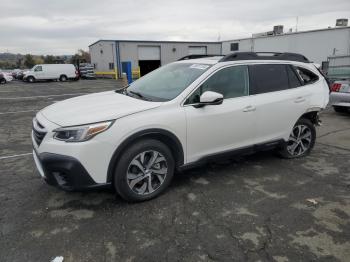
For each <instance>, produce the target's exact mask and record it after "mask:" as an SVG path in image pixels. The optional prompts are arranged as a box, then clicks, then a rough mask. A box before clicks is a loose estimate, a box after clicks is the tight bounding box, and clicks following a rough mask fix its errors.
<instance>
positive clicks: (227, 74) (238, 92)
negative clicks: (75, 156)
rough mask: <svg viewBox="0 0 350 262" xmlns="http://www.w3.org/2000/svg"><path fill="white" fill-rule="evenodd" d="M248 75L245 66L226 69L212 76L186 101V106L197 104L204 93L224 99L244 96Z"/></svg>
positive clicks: (246, 92)
mask: <svg viewBox="0 0 350 262" xmlns="http://www.w3.org/2000/svg"><path fill="white" fill-rule="evenodd" d="M248 86H249V74H248V67H247V66H232V67H226V68H224V69H222V70H220V71H219V72H217V73H215V74H214V75H212V76H211V77H210V78H209V79H208V80H207V81H205V82H204V84H202V85H201V86H200V87H199V88H198V89H197V90H196V91H195V92H194V93H193V94H192V95H191V96H190V97H189V98H188V99H187V101H186V104H195V103H198V102H199V98H200V96H201V95H202V94H203V93H204V92H206V91H213V92H217V93H220V94H222V95H223V96H224V98H234V97H240V96H246V95H248V93H249V90H248Z"/></svg>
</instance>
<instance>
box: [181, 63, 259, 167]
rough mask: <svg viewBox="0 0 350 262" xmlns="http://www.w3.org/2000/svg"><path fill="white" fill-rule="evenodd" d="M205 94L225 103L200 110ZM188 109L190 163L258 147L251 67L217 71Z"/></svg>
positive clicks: (192, 99)
mask: <svg viewBox="0 0 350 262" xmlns="http://www.w3.org/2000/svg"><path fill="white" fill-rule="evenodd" d="M205 91H213V92H217V93H220V94H222V95H223V96H224V101H223V103H222V104H220V105H207V106H204V107H199V108H196V107H195V105H196V104H197V103H198V102H199V98H200V96H201V95H202V94H203V93H204V92H205ZM184 108H185V112H186V121H187V162H193V161H196V160H199V159H200V158H202V157H205V156H208V155H213V154H216V153H221V152H225V151H230V150H233V149H241V148H244V147H247V146H250V145H254V143H255V128H256V126H255V123H256V121H255V120H256V119H255V118H256V114H255V107H254V104H253V100H252V98H251V97H250V96H249V74H248V67H247V66H241V65H239V66H230V67H225V68H223V69H220V70H219V71H216V72H215V73H214V74H212V75H211V76H210V77H209V78H208V79H207V80H206V81H205V82H204V83H203V84H201V85H200V86H199V87H198V88H197V89H196V90H195V91H194V92H193V93H192V94H191V95H190V96H189V97H188V98H187V100H186V101H185V104H184Z"/></svg>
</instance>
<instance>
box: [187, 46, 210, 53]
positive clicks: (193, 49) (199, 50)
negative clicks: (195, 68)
mask: <svg viewBox="0 0 350 262" xmlns="http://www.w3.org/2000/svg"><path fill="white" fill-rule="evenodd" d="M188 54H189V55H206V54H207V47H206V46H190V47H189V49H188Z"/></svg>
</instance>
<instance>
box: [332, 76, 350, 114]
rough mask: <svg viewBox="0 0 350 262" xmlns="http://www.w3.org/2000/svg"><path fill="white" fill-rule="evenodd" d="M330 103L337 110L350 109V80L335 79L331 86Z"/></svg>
mask: <svg viewBox="0 0 350 262" xmlns="http://www.w3.org/2000/svg"><path fill="white" fill-rule="evenodd" d="M330 104H331V105H332V106H333V108H334V110H335V111H336V112H341V113H343V112H347V111H348V110H349V109H350V80H341V81H335V82H334V83H333V85H332V88H331V95H330Z"/></svg>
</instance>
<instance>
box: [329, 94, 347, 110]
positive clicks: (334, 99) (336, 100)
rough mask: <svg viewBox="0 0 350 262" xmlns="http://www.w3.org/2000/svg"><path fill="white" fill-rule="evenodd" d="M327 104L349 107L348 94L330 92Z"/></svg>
mask: <svg viewBox="0 0 350 262" xmlns="http://www.w3.org/2000/svg"><path fill="white" fill-rule="evenodd" d="M329 102H330V104H331V105H332V106H346V107H350V93H341V92H332V93H331V94H330V96H329Z"/></svg>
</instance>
